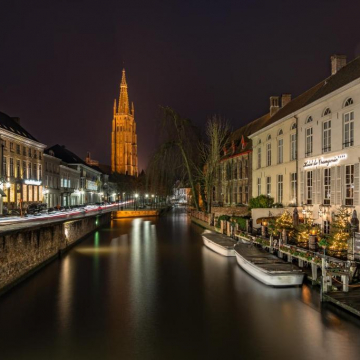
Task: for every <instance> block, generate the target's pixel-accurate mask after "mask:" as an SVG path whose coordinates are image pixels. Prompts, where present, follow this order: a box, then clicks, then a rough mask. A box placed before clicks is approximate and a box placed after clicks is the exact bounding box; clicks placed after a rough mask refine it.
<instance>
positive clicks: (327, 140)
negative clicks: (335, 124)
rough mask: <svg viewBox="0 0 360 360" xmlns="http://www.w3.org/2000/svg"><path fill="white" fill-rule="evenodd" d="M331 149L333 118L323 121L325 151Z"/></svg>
mask: <svg viewBox="0 0 360 360" xmlns="http://www.w3.org/2000/svg"><path fill="white" fill-rule="evenodd" d="M329 151H331V120H328V121H324V122H323V153H326V152H329Z"/></svg>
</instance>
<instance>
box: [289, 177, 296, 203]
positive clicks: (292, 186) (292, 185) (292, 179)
mask: <svg viewBox="0 0 360 360" xmlns="http://www.w3.org/2000/svg"><path fill="white" fill-rule="evenodd" d="M296 190H297V173H291V174H290V197H291V199H290V200H291V202H292V203H293V204H296Z"/></svg>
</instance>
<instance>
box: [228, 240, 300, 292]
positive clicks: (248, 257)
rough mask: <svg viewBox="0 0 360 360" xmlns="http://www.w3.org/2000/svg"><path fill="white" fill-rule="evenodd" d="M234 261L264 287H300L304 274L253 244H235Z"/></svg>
mask: <svg viewBox="0 0 360 360" xmlns="http://www.w3.org/2000/svg"><path fill="white" fill-rule="evenodd" d="M234 250H235V255H236V260H237V262H238V264H239V265H240V267H241V268H242V269H244V270H245V271H246V272H247V273H249V274H250V275H251V276H253V277H254V278H255V279H257V280H259V281H261V282H262V283H264V284H265V285H269V286H275V287H281V286H297V285H301V284H302V282H303V279H304V273H303V272H302V271H301V270H300V269H299V268H298V267H297V266H296V265H294V264H291V263H288V262H286V261H284V260H282V259H279V258H278V257H277V256H275V255H272V254H270V253H268V252H267V251H265V250H263V249H259V248H256V247H255V246H254V245H253V244H245V243H237V245H235V248H234Z"/></svg>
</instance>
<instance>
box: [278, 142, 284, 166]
mask: <svg viewBox="0 0 360 360" xmlns="http://www.w3.org/2000/svg"><path fill="white" fill-rule="evenodd" d="M283 149H284V139H279V140H278V164H282V163H283V161H284V156H283V154H284V152H283Z"/></svg>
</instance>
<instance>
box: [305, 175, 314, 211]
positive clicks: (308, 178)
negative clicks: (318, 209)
mask: <svg viewBox="0 0 360 360" xmlns="http://www.w3.org/2000/svg"><path fill="white" fill-rule="evenodd" d="M312 180H313V173H312V171H308V172H307V173H306V203H307V204H309V205H311V204H312V186H313V181H312Z"/></svg>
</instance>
